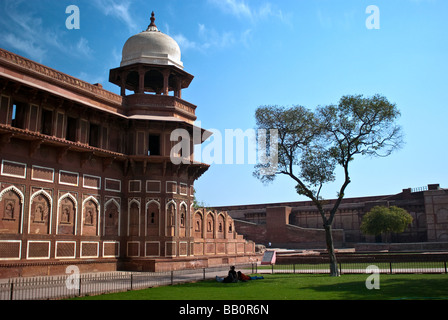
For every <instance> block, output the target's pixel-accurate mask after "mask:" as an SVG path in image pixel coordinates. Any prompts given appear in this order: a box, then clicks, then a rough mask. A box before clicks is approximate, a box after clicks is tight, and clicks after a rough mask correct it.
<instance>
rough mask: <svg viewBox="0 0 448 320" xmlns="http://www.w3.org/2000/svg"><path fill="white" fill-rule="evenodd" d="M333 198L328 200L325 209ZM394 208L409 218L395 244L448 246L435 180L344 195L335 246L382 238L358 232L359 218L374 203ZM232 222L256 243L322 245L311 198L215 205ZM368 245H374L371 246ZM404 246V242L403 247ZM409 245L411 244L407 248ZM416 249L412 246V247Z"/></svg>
mask: <svg viewBox="0 0 448 320" xmlns="http://www.w3.org/2000/svg"><path fill="white" fill-rule="evenodd" d="M334 201H335V200H328V202H329V204H328V205H326V207H330V206H331V203H333V202H334ZM379 205H380V206H398V207H401V208H404V209H406V210H407V211H408V212H409V213H410V214H411V215H412V217H413V222H412V225H411V226H410V227H409V228H407V229H406V231H405V232H403V233H402V234H393V235H392V239H391V240H392V242H395V243H403V244H404V243H408V244H409V243H434V247H438V248H440V247H441V245H442V244H443V243H445V244H448V189H443V188H441V187H440V186H439V185H438V184H432V185H428V186H427V187H423V188H418V189H404V190H402V192H400V193H398V194H393V195H383V196H372V197H359V198H346V199H343V201H342V203H341V205H340V207H339V210H338V212H337V213H336V216H335V220H334V223H333V235H334V241H335V246H336V247H338V248H344V247H360V243H363V246H364V247H369V246H366V243H367V244H369V243H370V244H375V243H378V242H381V241H382V239H381V237H374V236H366V235H364V234H362V232H361V231H360V225H361V221H362V218H363V216H364V215H365V214H366V213H367V212H369V211H370V209H372V208H373V207H374V206H379ZM216 209H217V210H225V211H227V212H228V214H229V215H231V216H232V218H234V219H235V220H234V221H235V226H236V228H237V231H238V232H239V233H240V234H243V235H244V236H246V237H247V238H249V239H251V240H253V241H255V242H256V243H260V244H265V245H268V244H269V243H272V246H280V247H286V248H301V249H307V248H313V249H325V248H326V246H325V232H324V229H323V227H322V218H321V216H320V214H319V213H318V211H317V209H316V207H315V206H314V204H313V203H312V202H311V201H299V202H288V203H272V204H254V205H240V206H238V205H237V206H226V207H217V208H216ZM370 247H371V248H373V247H374V246H373V245H371V246H370ZM402 247H405V246H402ZM406 247H407V248H410V246H406ZM417 247H420V245H417V246H416V247H415V248H417Z"/></svg>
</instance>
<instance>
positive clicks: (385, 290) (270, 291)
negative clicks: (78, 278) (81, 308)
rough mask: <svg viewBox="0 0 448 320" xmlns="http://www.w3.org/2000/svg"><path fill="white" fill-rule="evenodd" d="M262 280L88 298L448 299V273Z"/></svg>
mask: <svg viewBox="0 0 448 320" xmlns="http://www.w3.org/2000/svg"><path fill="white" fill-rule="evenodd" d="M263 276H264V279H262V280H252V281H248V282H238V283H231V284H223V283H218V282H216V281H214V280H208V281H201V282H196V283H188V284H180V285H174V286H166V287H156V288H150V289H145V290H139V291H129V292H123V293H115V294H107V295H102V296H91V297H83V298H77V299H86V300H245V301H249V300H252V301H254V300H410V299H412V300H415V299H418V300H429V299H431V300H432V299H448V274H396V275H394V274H381V275H380V278H379V280H380V282H379V283H380V288H379V289H371V290H369V289H367V288H366V280H367V278H368V277H369V275H368V274H347V275H342V276H340V277H330V276H328V275H316V274H310V275H303V274H301V275H298V274H296V275H291V274H272V275H271V274H268V275H263Z"/></svg>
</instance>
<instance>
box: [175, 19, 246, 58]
mask: <svg viewBox="0 0 448 320" xmlns="http://www.w3.org/2000/svg"><path fill="white" fill-rule="evenodd" d="M168 29H169V28H168ZM247 35H248V32H243V34H242V35H241V36H235V34H234V33H232V32H228V31H226V32H218V31H216V29H214V28H208V27H207V26H205V25H204V24H198V32H197V40H195V41H193V40H190V39H188V38H187V37H185V35H183V34H173V35H171V37H173V39H174V40H176V42H177V43H178V44H179V46H180V48H181V50H182V51H185V50H191V49H194V50H199V51H205V50H207V49H211V48H227V47H230V46H232V45H234V44H236V43H238V42H239V41H241V42H243V43H245V42H246V40H247V39H246V37H247Z"/></svg>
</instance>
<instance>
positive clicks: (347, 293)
mask: <svg viewBox="0 0 448 320" xmlns="http://www.w3.org/2000/svg"><path fill="white" fill-rule="evenodd" d="M368 276H369V275H359V276H358V278H359V280H358V279H357V280H356V281H340V280H339V278H330V279H327V280H326V283H320V284H317V283H315V284H313V285H310V286H306V287H303V289H304V290H308V291H311V292H313V293H315V294H316V296H318V297H320V298H321V299H325V297H327V298H328V299H342V300H447V299H448V277H447V276H446V275H424V276H422V275H380V278H379V288H378V289H368V288H367V287H366V280H367V278H368ZM344 277H347V275H342V276H341V277H340V278H341V279H343V278H344ZM313 296H314V295H313Z"/></svg>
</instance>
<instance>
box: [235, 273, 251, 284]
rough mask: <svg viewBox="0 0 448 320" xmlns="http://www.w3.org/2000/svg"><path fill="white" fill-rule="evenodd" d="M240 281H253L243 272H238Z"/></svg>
mask: <svg viewBox="0 0 448 320" xmlns="http://www.w3.org/2000/svg"><path fill="white" fill-rule="evenodd" d="M238 280H240V281H243V282H246V281H249V280H251V279H250V277H249V276H246V275H245V274H244V273H242V272H241V271H238Z"/></svg>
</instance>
